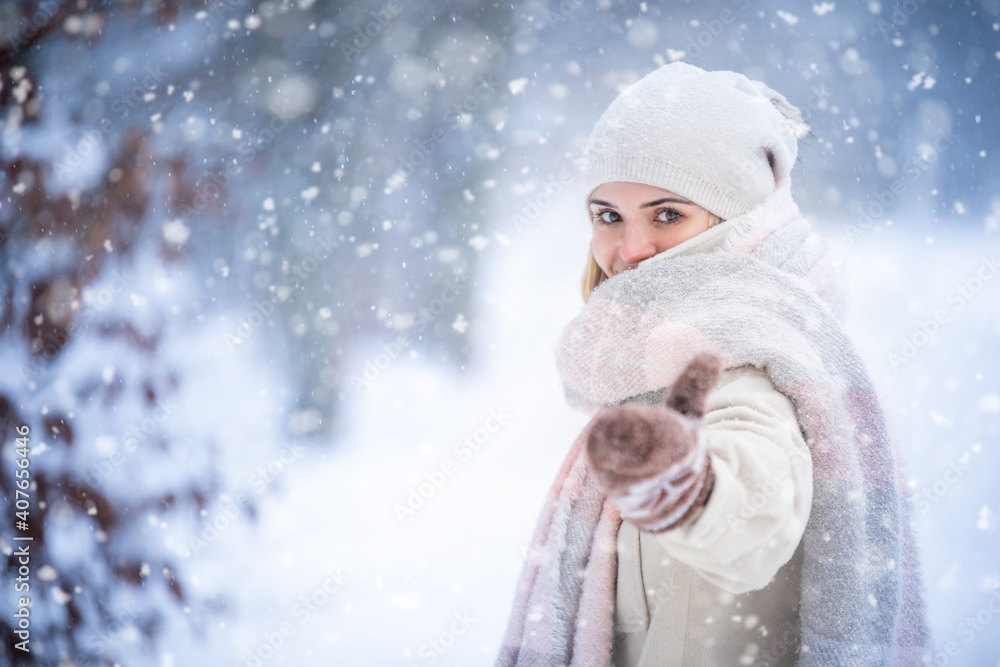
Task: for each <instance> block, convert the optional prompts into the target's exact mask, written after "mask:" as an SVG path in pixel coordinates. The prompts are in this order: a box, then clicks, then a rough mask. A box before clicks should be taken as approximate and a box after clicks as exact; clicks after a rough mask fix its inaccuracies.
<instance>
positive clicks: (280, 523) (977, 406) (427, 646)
mask: <svg viewBox="0 0 1000 667" xmlns="http://www.w3.org/2000/svg"><path fill="white" fill-rule="evenodd" d="M570 200H572V201H570ZM579 212H580V207H579V206H578V205H577V202H576V200H575V199H574V193H572V192H571V193H569V194H568V195H566V196H563V197H562V198H561V201H560V202H558V205H556V206H554V207H553V208H552V209H550V210H549V211H548V212H547V214H546V215H545V216H543V217H542V218H541V219H539V221H538V223H537V225H536V226H534V227H533V228H530V229H528V230H525V231H524V232H523V233H516V232H513V233H511V234H510V235H509V237H508V238H507V239H506V241H507V243H506V245H504V244H501V243H499V242H498V241H497V240H496V239H494V240H493V241H492V243H491V244H490V245H489V246H488V247H487V248H486V249H484V250H483V251H482V252H483V260H484V261H483V263H482V266H483V267H484V268H483V274H482V275H481V276H479V277H478V278H477V281H478V284H477V286H476V290H477V295H476V299H475V303H476V308H477V309H478V312H474V313H469V314H468V315H467V319H468V320H471V321H479V318H482V320H481V322H482V323H483V325H484V326H483V327H482V328H481V329H479V330H478V331H477V330H476V327H475V326H473V327H472V328H470V330H469V331H468V332H467V333H466V334H465V335H467V336H471V337H472V342H473V344H474V348H475V354H474V358H473V360H472V362H471V364H470V372H469V373H468V374H467V375H458V374H455V373H446V372H443V371H441V370H440V369H438V368H436V367H433V366H429V365H427V364H425V363H423V362H421V360H419V359H411V358H409V357H408V356H407V355H406V354H404V355H401V356H400V357H399V358H397V359H396V360H395V361H393V362H392V363H391V365H390V366H389V367H388V368H387V369H386V370H384V371H383V372H382V373H381V375H380V376H379V378H378V381H377V383H376V388H375V390H373V391H371V392H366V393H361V394H359V395H356V396H354V397H353V398H352V400H351V402H350V404H349V405H348V406H347V409H346V410H345V411H344V414H345V416H346V419H347V423H346V425H345V430H344V436H343V438H342V441H340V442H338V443H336V446H334V447H331V448H330V451H329V452H328V453H326V454H325V455H322V456H321V455H318V454H313V453H305V454H300V455H297V456H296V457H295V458H294V460H291V461H290V462H289V463H288V464H287V465H284V466H283V467H282V469H281V473H280V475H279V476H278V478H276V479H275V480H274V481H273V482H272V484H273V486H271V487H270V488H273V489H274V491H273V494H274V495H273V497H272V498H271V499H270V501H269V502H264V503H262V505H261V509H262V512H261V515H260V517H259V521H258V524H257V527H256V529H254V528H253V527H252V526H251V524H250V523H249V522H247V521H246V520H245V519H237V520H235V521H234V526H233V527H232V528H230V529H229V530H227V531H225V532H224V533H222V534H220V536H219V537H218V539H216V540H215V541H214V542H213V543H212V544H211V545H210V547H209V548H208V549H206V550H204V551H202V552H199V553H198V554H196V555H195V556H193V557H192V561H191V563H190V565H191V567H192V571H194V572H195V573H196V574H197V576H198V578H199V582H200V583H201V585H202V586H206V585H207V584H209V583H210V585H211V588H212V589H213V590H220V591H228V592H229V595H230V597H231V600H232V602H233V604H232V605H231V606H230V608H229V611H228V612H227V613H226V614H225V616H224V623H222V624H221V625H220V626H218V627H214V628H207V629H206V635H207V636H208V637H210V638H211V640H210V641H209V642H208V643H207V644H205V643H202V642H201V641H195V642H190V641H188V640H187V639H186V637H187V634H186V630H183V629H182V628H180V627H177V626H175V627H174V628H173V630H171V632H170V634H168V638H167V640H166V642H167V644H169V647H168V651H169V653H170V657H167V658H164V660H163V664H165V665H169V664H177V665H188V664H191V665H195V664H198V665H202V664H205V665H207V664H212V665H248V666H253V665H308V664H324V665H326V664H336V665H403V666H407V667H409V666H411V665H431V664H437V665H463V666H466V667H469V666H472V665H486V664H492V660H493V658H494V656H495V654H496V651H497V649H498V646H499V641H500V638H501V636H502V633H503V630H504V627H505V622H506V617H507V613H508V611H509V605H510V601H511V597H512V595H513V590H514V584H515V581H516V577H517V574H518V572H519V570H520V567H521V560H522V550H523V549H524V548H525V547H526V545H527V543H528V540H529V538H530V535H531V531H532V529H533V527H534V522H535V519H536V517H537V513H538V511H539V509H540V508H541V503H542V499H543V497H544V494H545V492H546V491H547V489H548V486H549V484H550V483H551V480H552V478H553V476H554V475H555V472H556V470H557V468H558V467H559V464H560V463H561V461H562V458H563V456H564V455H565V452H566V450H567V448H568V447H569V445H570V443H571V442H572V440H573V438H574V437H575V436H576V434H577V433H578V432H579V430H580V429H581V428H582V427H583V425H584V424H585V423H586V417H585V415H583V414H581V413H575V412H572V411H571V410H570V409H569V408H568V407H566V406H565V404H564V402H563V397H562V394H561V389H560V385H559V382H558V378H557V375H556V372H555V367H554V361H553V349H554V345H555V341H556V339H557V337H558V335H559V333H560V331H561V329H562V327H563V326H564V324H565V323H566V322H567V321H568V320H569V319H570V318H571V317H572V316H573V315H574V314H575V313H576V311H577V310H578V309H579V307H580V305H581V301H580V297H579V287H578V276H579V274H580V272H581V270H582V263H583V262H582V260H583V253H584V251H585V248H586V243H587V223H586V221H585V220H583V219H582V218H581V216H580V215H579ZM826 230H827V231H829V232H839V231H840V228H837V227H835V226H832V225H831V226H828V227H826ZM927 236H928V234H927V233H926V231H911V232H905V231H904V230H903V229H901V228H900V227H899V226H896V227H890V228H888V231H885V230H883V231H882V232H880V233H879V232H876V231H869V232H867V233H866V234H863V235H862V236H860V237H859V238H858V239H857V240H856V242H855V243H854V244H853V245H852V246H851V258H850V262H851V270H852V294H851V297H852V301H851V310H850V315H849V320H848V326H849V328H850V330H851V332H852V334H853V335H855V337H856V339H857V340H858V342H859V346H860V348H861V350H862V353H863V355H864V356H865V358H866V360H867V361H868V363H869V367H870V370H871V373H872V375H873V376H874V378H875V380H876V383H877V384H878V386H879V387H880V388H881V389H882V390H883V391H884V395H885V403H886V407H887V411H888V412H889V414H890V415H891V417H892V419H893V423H894V428H895V429H896V432H897V433H898V435H899V436H900V441H901V447H902V450H903V452H904V455H905V456H906V458H907V459H908V461H909V470H910V476H911V477H912V478H913V479H914V480H915V482H916V491H917V492H918V493H919V492H923V491H924V490H930V489H935V491H933V492H931V495H929V496H928V495H925V496H923V498H924V503H923V504H922V505H921V506H920V507H919V508H918V513H917V514H918V530H919V533H918V535H919V539H920V543H921V547H922V549H923V559H924V560H923V562H924V567H925V573H926V574H925V581H926V585H927V588H928V596H929V597H928V599H929V606H930V618H931V622H932V625H933V631H934V635H935V640H936V643H937V645H938V647H939V648H943V646H944V645H945V643H946V642H949V641H951V642H954V645H953V646H952V647H951V648H952V653H953V655H951V656H947V655H942V656H941V657H940V658H939V660H938V662H937V663H936V664H952V665H987V664H992V665H995V664H1000V662H998V657H1000V632H997V631H996V628H997V627H1000V621H998V622H994V623H992V624H991V621H993V616H994V614H993V612H991V611H989V609H988V606H987V605H988V603H989V601H990V591H991V589H993V588H996V587H997V586H998V585H1000V580H998V576H1000V564H998V561H997V560H996V556H995V554H997V553H1000V540H998V538H997V529H996V513H997V511H1000V506H998V502H1000V501H998V499H1000V492H998V491H997V490H996V489H997V484H996V482H997V479H996V477H997V473H996V470H997V469H1000V454H998V452H997V440H998V438H997V423H998V414H997V413H998V411H1000V396H998V391H1000V387H998V382H997V378H998V376H1000V368H998V360H997V357H998V355H997V351H998V349H1000V345H998V342H997V337H998V334H1000V321H998V309H997V308H996V305H997V303H1000V301H998V297H1000V279H997V280H992V281H987V282H985V283H984V284H983V285H982V286H981V289H980V290H979V292H977V293H976V294H975V295H974V298H973V299H971V300H970V301H968V303H967V304H965V306H964V307H963V308H958V306H957V304H955V303H950V302H949V301H948V295H949V291H950V290H952V289H954V287H955V285H956V284H958V283H960V282H962V283H964V282H965V281H967V280H969V278H970V277H972V276H974V275H975V274H976V271H977V269H978V267H979V266H980V262H981V261H982V258H983V257H984V256H986V255H987V252H988V250H990V249H992V248H996V247H997V244H996V239H995V235H994V236H992V237H991V236H986V235H985V233H984V232H964V233H962V234H959V233H957V232H954V231H946V230H939V232H938V234H937V235H936V237H935V238H934V240H933V243H929V242H928V241H927ZM939 309H947V310H948V314H949V315H950V317H949V319H948V321H947V322H946V323H945V324H944V325H942V326H941V327H940V330H939V331H938V332H936V334H937V339H938V342H937V344H936V345H933V346H929V345H928V346H922V347H919V348H918V349H917V354H916V355H915V356H914V357H913V358H912V359H910V360H908V361H907V362H906V363H905V364H902V365H900V366H899V368H898V369H896V370H894V369H893V368H892V366H891V364H890V362H889V360H888V358H887V355H888V354H889V353H890V352H894V351H896V348H898V347H900V346H901V338H902V337H903V336H909V337H912V335H913V334H914V332H917V331H920V323H921V322H922V321H925V320H926V319H927V318H928V317H932V316H933V314H934V312H935V310H939ZM456 335H460V334H457V333H456ZM920 340H923V339H922V338H920V337H919V336H918V341H920ZM380 351H381V350H379V349H378V348H375V349H372V350H369V351H367V353H358V354H357V355H356V356H355V362H354V364H355V368H354V369H352V370H353V371H358V372H360V371H361V370H362V369H363V366H364V363H365V361H366V359H374V358H375V356H376V355H377V354H378V353H379V352H380ZM491 415H493V417H494V419H493V420H491V419H490V416H491ZM489 429H492V431H494V432H490V430H489ZM466 438H471V439H472V444H473V445H476V446H478V450H475V451H474V450H473V449H472V447H471V446H470V445H463V446H456V443H459V442H461V441H463V440H465V439H466ZM477 439H478V441H479V442H478V443H476V440H477ZM963 453H966V454H965V455H966V456H967V457H969V458H968V459H966V460H965V461H964V462H963V460H962V458H961V457H962V456H963ZM261 463H266V462H261ZM949 463H954V464H955V465H956V466H957V469H958V470H959V472H960V473H961V474H949V473H948V472H947V471H948V470H949ZM434 480H437V483H438V484H437V485H436V486H434V488H433V493H432V494H430V497H429V498H427V499H426V500H424V502H423V504H422V506H420V507H419V508H418V509H416V510H415V511H414V512H413V513H412V515H406V516H405V517H403V518H402V519H401V518H400V516H399V514H398V508H397V505H400V506H402V505H405V504H406V503H407V500H408V496H409V494H410V490H411V489H416V488H417V487H418V486H419V485H421V484H422V483H425V482H426V483H431V484H433V483H434ZM935 483H936V484H937V485H936V486H935ZM430 488H431V487H429V486H425V487H424V491H425V492H427V491H428V490H429V489H430ZM938 491H940V493H937V492H938ZM984 508H985V509H984ZM994 607H996V605H995V604H994ZM983 610H986V611H985V612H984V611H983ZM977 613H978V614H979V620H978V621H976V620H975V617H976V614H977ZM969 616H971V617H973V619H972V620H973V623H974V624H979V625H965V626H962V625H960V624H962V623H963V622H965V620H966V617H969ZM987 616H989V618H987ZM975 627H979V628H980V629H978V630H976V629H974V628H975ZM274 646H277V648H273V647H274Z"/></svg>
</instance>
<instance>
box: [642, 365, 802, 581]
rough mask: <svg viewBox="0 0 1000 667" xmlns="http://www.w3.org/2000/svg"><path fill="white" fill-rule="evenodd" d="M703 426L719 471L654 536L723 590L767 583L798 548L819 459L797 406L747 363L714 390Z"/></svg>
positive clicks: (710, 395) (713, 466) (714, 462)
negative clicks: (688, 510) (692, 503)
mask: <svg viewBox="0 0 1000 667" xmlns="http://www.w3.org/2000/svg"><path fill="white" fill-rule="evenodd" d="M704 429H705V435H706V436H707V438H708V451H709V455H710V458H711V461H712V470H713V472H714V477H715V481H714V485H713V488H712V492H711V495H710V496H709V498H708V502H707V503H706V504H705V505H704V507H702V508H701V510H700V511H699V512H698V514H697V515H695V516H693V517H691V519H690V520H688V521H687V522H685V523H684V524H683V525H680V526H678V527H676V528H672V529H669V530H666V531H663V532H660V533H653V535H655V537H656V538H657V539H658V540H659V541H660V543H661V544H662V545H663V547H664V549H666V551H667V553H668V554H670V555H671V556H673V557H674V558H677V559H678V560H680V561H682V562H684V563H687V564H688V565H690V566H691V567H692V568H694V569H695V570H697V571H698V572H699V573H700V574H701V575H702V576H703V577H704V578H705V579H707V580H708V581H710V582H712V583H713V584H715V585H717V586H719V587H720V588H723V589H725V590H727V591H729V592H731V593H744V592H746V591H750V590H756V589H759V588H763V587H764V586H766V585H767V584H768V583H770V581H771V579H772V578H773V577H774V575H775V573H776V572H777V571H778V569H780V568H781V566H782V565H784V564H785V563H786V562H788V560H789V559H790V558H791V557H792V554H793V553H794V552H795V549H796V547H797V546H798V544H799V541H800V540H801V538H802V533H803V532H804V530H805V526H806V522H807V521H808V519H809V510H810V508H811V505H812V490H813V482H812V459H811V457H810V454H809V449H808V447H807V446H806V444H805V441H804V439H803V437H802V433H801V431H800V429H799V425H798V421H797V420H796V418H795V410H794V408H793V407H792V404H791V402H790V401H789V400H788V398H786V397H785V396H784V395H783V394H782V393H780V392H779V391H777V390H776V389H775V388H774V386H773V385H772V384H771V381H770V380H769V379H768V377H767V375H766V373H764V372H763V371H761V370H760V369H757V368H753V367H750V366H745V367H741V368H737V369H732V370H730V371H727V372H725V373H724V374H723V376H722V378H721V381H720V382H719V384H718V385H717V386H716V387H715V389H714V390H713V391H711V392H710V393H709V395H708V397H707V401H706V405H705V415H704Z"/></svg>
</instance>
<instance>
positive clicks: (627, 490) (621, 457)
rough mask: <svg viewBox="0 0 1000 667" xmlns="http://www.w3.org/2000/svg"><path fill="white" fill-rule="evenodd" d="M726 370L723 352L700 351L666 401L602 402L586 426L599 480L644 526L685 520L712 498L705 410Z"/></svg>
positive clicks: (654, 528)
mask: <svg viewBox="0 0 1000 667" xmlns="http://www.w3.org/2000/svg"><path fill="white" fill-rule="evenodd" d="M721 370H722V363H721V361H720V360H719V358H718V357H716V356H715V355H712V354H708V353H702V354H699V355H697V356H695V358H694V359H693V360H692V361H691V363H689V364H688V366H687V368H685V369H684V370H683V371H682V372H681V373H680V375H678V376H677V380H676V381H675V382H674V385H673V387H672V388H671V390H670V395H669V396H668V397H667V399H666V401H665V402H664V405H663V406H658V407H649V406H644V405H629V404H626V405H619V406H614V407H604V408H601V410H600V411H599V412H598V413H597V414H596V415H594V418H593V419H592V420H591V421H590V423H589V424H588V425H587V428H588V429H589V430H590V433H589V435H588V438H587V460H588V463H589V464H590V468H591V470H592V471H593V472H594V474H595V476H596V477H597V481H598V484H599V485H600V487H601V489H602V490H603V491H604V492H605V493H606V494H607V496H608V498H609V499H610V500H611V501H612V502H613V503H614V504H615V505H616V506H617V507H618V509H619V512H620V513H621V516H622V518H624V519H627V520H629V521H631V522H632V523H634V524H635V525H636V526H638V527H639V528H640V529H642V530H645V531H648V532H654V533H655V532H661V531H664V530H667V529H669V528H673V527H675V526H679V525H682V524H683V523H684V522H685V521H687V520H688V519H689V518H690V517H692V516H693V515H694V513H695V512H696V511H697V510H698V509H699V508H700V507H701V506H703V505H704V504H705V503H706V502H707V501H708V497H709V494H710V493H711V491H712V485H713V483H714V480H715V477H714V474H713V472H712V461H711V458H710V457H709V455H708V446H707V441H706V438H705V434H704V429H703V427H702V416H703V415H704V412H705V397H706V396H707V395H708V392H709V391H710V390H711V389H712V387H714V386H715V383H716V382H718V379H719V374H720V373H721Z"/></svg>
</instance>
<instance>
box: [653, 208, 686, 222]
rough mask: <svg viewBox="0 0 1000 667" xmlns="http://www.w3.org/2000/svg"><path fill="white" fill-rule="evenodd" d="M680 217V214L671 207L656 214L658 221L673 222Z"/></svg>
mask: <svg viewBox="0 0 1000 667" xmlns="http://www.w3.org/2000/svg"><path fill="white" fill-rule="evenodd" d="M679 217H681V214H680V213H679V212H677V211H675V210H674V209H672V208H665V209H663V210H662V211H660V212H659V213H658V214H657V215H656V220H657V221H658V222H673V221H674V220H677V219H678V218H679Z"/></svg>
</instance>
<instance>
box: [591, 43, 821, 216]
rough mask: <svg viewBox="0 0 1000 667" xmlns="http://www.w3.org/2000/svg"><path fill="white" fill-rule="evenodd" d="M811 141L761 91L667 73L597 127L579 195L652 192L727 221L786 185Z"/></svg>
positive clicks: (717, 75) (680, 68)
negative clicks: (636, 189) (621, 188)
mask: <svg viewBox="0 0 1000 667" xmlns="http://www.w3.org/2000/svg"><path fill="white" fill-rule="evenodd" d="M808 132H809V126H808V125H807V124H806V123H805V122H804V121H803V120H802V114H801V113H800V112H799V110H798V109H797V108H796V107H794V106H793V105H791V104H790V103H789V102H788V100H787V99H785V97H784V96H782V95H781V94H780V93H778V92H776V91H774V90H771V89H770V88H769V87H767V86H766V85H764V84H763V83H760V82H759V81H752V80H750V79H748V78H747V77H746V76H744V75H742V74H738V73H736V72H727V71H717V72H708V71H705V70H703V69H701V68H699V67H695V66H694V65H690V64H688V63H684V62H674V63H670V64H669V65H664V66H663V67H660V68H659V69H657V70H654V71H653V72H650V73H649V74H647V75H646V76H645V77H643V78H642V79H640V80H639V81H637V82H636V83H634V84H632V85H631V86H629V87H628V88H626V89H625V90H624V91H622V93H621V94H620V95H618V97H616V98H615V99H614V101H612V102H611V105H610V106H609V107H608V109H607V110H606V111H605V112H604V114H603V115H602V116H601V118H600V119H599V120H598V121H597V124H596V125H595V126H594V130H593V132H592V133H591V135H590V140H589V141H588V143H587V147H586V150H585V152H584V170H583V171H584V174H583V177H584V189H585V192H586V193H587V196H588V197H589V196H590V193H592V192H593V191H594V189H595V188H596V187H598V186H599V185H601V184H603V183H610V182H613V181H625V182H632V183H643V184H646V185H653V186H656V187H659V188H663V189H664V190H669V191H671V192H674V193H677V194H679V195H681V196H683V197H686V198H688V199H690V200H691V201H693V202H695V203H696V204H698V205H700V206H702V207H703V208H706V209H708V210H709V211H711V212H712V213H715V214H716V215H718V216H720V217H721V218H723V219H729V218H732V217H735V216H738V215H742V214H744V213H746V212H747V211H749V210H750V209H751V208H753V207H754V206H755V205H756V204H758V203H760V202H761V201H763V200H764V199H765V198H766V197H767V196H768V195H769V194H771V193H772V192H774V190H775V189H776V188H778V187H780V186H782V185H784V184H785V183H786V182H787V181H788V180H789V178H790V175H791V171H792V166H793V165H794V164H795V159H796V158H797V157H798V140H799V139H801V138H802V137H804V136H805V135H806V134H808Z"/></svg>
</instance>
